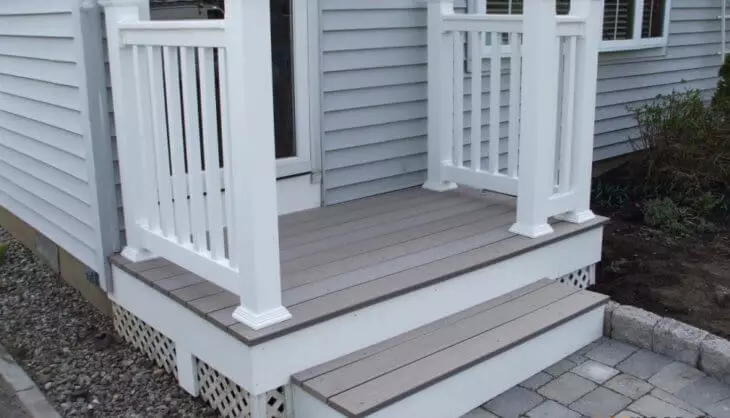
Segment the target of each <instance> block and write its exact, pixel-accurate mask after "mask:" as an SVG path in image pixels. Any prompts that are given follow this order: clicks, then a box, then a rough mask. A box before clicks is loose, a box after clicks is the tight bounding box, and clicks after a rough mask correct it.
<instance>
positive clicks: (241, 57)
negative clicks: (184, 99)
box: [224, 0, 291, 329]
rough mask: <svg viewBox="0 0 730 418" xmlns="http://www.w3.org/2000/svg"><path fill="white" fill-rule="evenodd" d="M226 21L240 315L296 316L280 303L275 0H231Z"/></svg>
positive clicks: (261, 319) (262, 323) (260, 319)
mask: <svg viewBox="0 0 730 418" xmlns="http://www.w3.org/2000/svg"><path fill="white" fill-rule="evenodd" d="M225 26H226V63H227V78H228V79H227V82H228V89H227V95H228V106H229V107H228V115H224V117H226V118H228V126H229V129H230V132H229V138H230V150H229V153H228V154H229V155H228V158H227V160H226V165H227V168H228V169H230V170H231V176H230V179H231V181H232V183H233V184H229V185H227V186H226V188H227V190H226V193H231V197H232V199H233V202H232V203H233V212H232V214H230V215H229V216H228V220H229V221H230V222H231V223H232V225H230V226H229V228H230V229H229V231H230V233H231V238H232V241H233V243H232V249H231V260H232V261H233V262H234V266H235V267H236V268H237V269H238V271H239V280H240V289H241V290H240V296H241V305H240V306H239V307H238V308H237V309H236V311H235V312H234V313H233V317H234V318H235V319H236V320H238V321H240V322H242V323H243V324H245V325H247V326H249V327H251V328H253V329H260V328H264V327H266V326H269V325H272V324H275V323H278V322H281V321H284V320H287V319H289V318H291V314H290V313H289V311H288V310H287V309H286V308H285V307H284V306H283V305H282V303H281V276H280V266H279V226H278V215H277V206H276V205H277V202H276V159H275V151H274V104H273V87H272V86H273V81H272V74H271V71H272V63H271V28H270V20H269V0H227V1H226V16H225Z"/></svg>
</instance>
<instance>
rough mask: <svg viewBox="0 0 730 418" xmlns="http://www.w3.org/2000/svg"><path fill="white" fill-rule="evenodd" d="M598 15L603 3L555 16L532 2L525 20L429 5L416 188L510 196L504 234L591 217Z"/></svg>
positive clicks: (546, 3)
mask: <svg viewBox="0 0 730 418" xmlns="http://www.w3.org/2000/svg"><path fill="white" fill-rule="evenodd" d="M602 10H603V6H602V1H601V0H573V2H572V6H571V13H570V15H567V16H556V15H555V0H536V1H535V2H530V3H529V4H526V7H525V14H524V15H491V14H486V13H485V11H484V10H476V11H473V12H472V13H469V14H466V13H456V12H455V11H454V5H453V1H452V0H431V2H430V3H429V12H428V25H429V27H428V51H429V55H428V57H429V60H428V63H429V66H428V79H429V113H428V117H429V149H428V152H429V157H428V158H429V160H428V161H429V164H428V180H427V182H426V183H425V184H424V187H426V188H428V189H431V190H437V191H443V190H448V189H451V188H454V187H456V186H457V185H465V186H468V187H473V188H478V189H487V190H492V191H496V192H499V193H504V194H509V195H514V196H517V222H516V223H515V225H514V226H513V227H512V230H513V231H514V232H516V233H519V234H522V235H526V236H530V237H537V236H540V235H544V234H547V233H550V232H552V228H551V227H550V225H549V223H548V218H549V217H551V216H559V217H562V218H563V219H566V220H569V221H572V222H585V221H587V220H589V219H592V218H593V217H594V216H593V214H592V213H591V212H590V210H589V208H588V204H589V198H590V175H591V173H590V170H591V163H592V149H593V129H594V128H593V123H594V118H595V116H594V112H595V94H596V77H597V62H598V43H599V41H600V30H601V29H600V27H601V21H602ZM475 75H478V76H475ZM475 109H476V110H477V111H474V110H475ZM553 156H554V157H553Z"/></svg>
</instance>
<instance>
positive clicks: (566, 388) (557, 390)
mask: <svg viewBox="0 0 730 418" xmlns="http://www.w3.org/2000/svg"><path fill="white" fill-rule="evenodd" d="M595 388H596V384H595V383H593V382H591V381H590V380H588V379H584V378H582V377H580V376H578V375H577V374H573V373H570V372H569V373H565V374H563V375H562V376H560V377H558V378H557V379H555V380H553V381H552V382H550V383H548V384H547V385H545V386H543V387H541V388H540V389H539V390H538V391H537V393H539V394H540V395H542V396H544V397H546V398H548V399H552V400H554V401H557V402H560V403H562V404H563V405H568V404H571V403H573V402H575V401H577V400H578V399H579V398H580V397H581V396H583V395H585V394H586V393H588V392H590V391H592V390H593V389H595Z"/></svg>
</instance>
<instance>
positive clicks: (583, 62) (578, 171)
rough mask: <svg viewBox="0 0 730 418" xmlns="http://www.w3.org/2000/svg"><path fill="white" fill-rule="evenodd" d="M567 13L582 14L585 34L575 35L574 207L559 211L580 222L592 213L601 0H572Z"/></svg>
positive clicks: (561, 216) (601, 24)
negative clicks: (575, 205)
mask: <svg viewBox="0 0 730 418" xmlns="http://www.w3.org/2000/svg"><path fill="white" fill-rule="evenodd" d="M570 14H571V15H576V16H585V17H586V35H585V37H583V38H581V39H578V44H577V57H578V59H577V62H576V64H577V67H576V77H577V80H576V83H575V86H576V98H575V118H574V124H575V125H574V131H573V132H575V142H574V144H573V150H574V151H573V161H572V166H573V170H572V173H571V175H572V179H571V180H570V182H571V184H573V186H574V190H575V193H576V202H577V207H576V208H575V210H573V211H571V212H568V213H565V214H562V215H559V216H557V218H560V219H562V220H565V221H569V222H573V223H582V222H586V221H589V220H591V219H593V218H595V217H596V216H595V215H594V214H593V212H592V211H591V210H590V201H591V175H592V169H593V139H594V136H595V119H596V111H595V109H596V89H597V87H596V85H597V83H598V81H597V80H598V47H599V45H600V43H601V33H602V32H601V28H602V27H603V0H573V1H572V3H571V9H570Z"/></svg>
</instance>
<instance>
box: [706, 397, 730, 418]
mask: <svg viewBox="0 0 730 418" xmlns="http://www.w3.org/2000/svg"><path fill="white" fill-rule="evenodd" d="M705 412H707V413H708V414H710V416H712V417H714V418H730V399H726V400H724V401H720V402H718V403H716V404H714V405H710V406H708V407H706V408H705Z"/></svg>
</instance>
